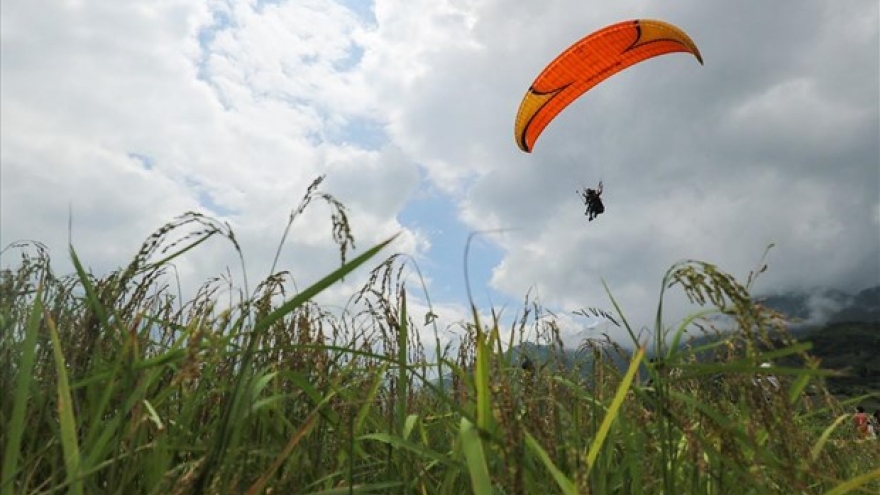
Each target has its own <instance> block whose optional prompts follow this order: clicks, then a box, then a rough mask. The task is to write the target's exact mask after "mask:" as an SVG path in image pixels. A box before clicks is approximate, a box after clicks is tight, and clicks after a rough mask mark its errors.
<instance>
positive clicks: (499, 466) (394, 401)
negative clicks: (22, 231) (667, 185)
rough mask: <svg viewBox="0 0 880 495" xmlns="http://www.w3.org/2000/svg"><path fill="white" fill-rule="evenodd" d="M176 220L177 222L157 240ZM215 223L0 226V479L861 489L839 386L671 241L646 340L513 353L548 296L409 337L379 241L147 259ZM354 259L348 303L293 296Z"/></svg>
mask: <svg viewBox="0 0 880 495" xmlns="http://www.w3.org/2000/svg"><path fill="white" fill-rule="evenodd" d="M313 193H315V191H311V190H310V194H313ZM315 194H316V193H315ZM305 204H307V201H306V202H304V204H303V207H304V206H305ZM337 207H338V210H336V213H337V214H335V216H334V234H335V237H336V238H337V241H339V243H340V245H342V247H343V248H345V247H346V246H348V244H346V242H347V240H351V239H350V233H349V231H348V230H347V225H345V224H346V219H345V217H344V208H342V206H341V205H337ZM298 211H301V209H300V210H298ZM340 211H341V212H342V213H343V215H342V216H341V217H340V216H339V215H338V213H339V212H340ZM295 216H296V215H292V216H291V221H293V219H294V217H295ZM184 226H186V227H192V226H197V227H198V228H197V229H196V230H195V231H194V233H192V234H190V235H188V236H186V237H184V238H183V239H182V240H181V242H179V243H173V242H169V240H168V239H170V238H171V237H172V235H173V234H174V232H175V231H176V229H179V228H183V227H184ZM224 229H225V227H224V226H222V225H220V224H218V223H216V222H213V221H211V220H210V219H207V218H204V217H201V216H198V215H187V216H184V217H182V218H181V219H179V220H177V221H175V222H174V223H172V224H169V225H168V226H166V227H163V228H162V229H160V230H159V231H158V232H156V233H155V234H154V235H153V236H151V237H150V238H149V239H148V240H147V242H146V243H145V244H144V246H143V248H142V249H141V251H140V252H139V253H138V254H137V256H136V257H135V259H134V260H133V261H132V263H131V264H130V265H129V266H128V267H125V268H124V269H120V270H119V271H117V272H114V273H112V274H109V275H107V276H103V277H95V276H94V275H92V274H90V273H88V272H87V271H85V270H84V269H83V268H82V266H83V264H82V263H81V262H80V261H79V259H78V258H77V256H76V253H75V251H74V250H73V249H72V248H71V251H70V255H71V257H72V260H73V262H74V266H75V267H76V272H75V273H73V274H71V275H68V276H64V277H58V276H56V275H55V274H53V272H52V270H51V269H50V260H49V258H48V256H47V255H46V254H45V252H44V251H42V250H41V248H40V246H39V245H36V244H29V245H25V246H17V247H14V248H9V249H7V252H6V253H5V255H4V256H5V257H6V259H7V260H8V259H9V257H10V256H13V253H14V255H15V256H20V257H19V258H17V260H18V261H17V263H16V265H15V266H14V267H13V268H12V269H10V270H5V271H3V272H2V279H0V291H2V292H0V296H2V299H0V329H2V334H0V356H2V363H3V364H2V368H0V390H2V393H3V397H2V407H0V425H2V428H0V446H2V451H0V454H2V481H0V495H11V494H25V493H26V494H31V493H46V494H48V493H71V494H96V493H101V494H103V493H119V494H126V495H127V494H163V495H166V494H200V493H248V494H256V493H275V494H287V493H296V494H299V493H314V494H317V493H321V494H337V493H338V494H346V493H419V494H428V493H431V494H433V493H444V494H461V493H479V494H489V493H498V494H519V493H538V494H544V493H547V494H549V493H567V494H574V493H592V494H726V493H730V494H771V493H772V494H800V493H803V494H819V493H825V494H829V495H831V494H842V493H880V468H878V466H880V441H874V442H870V441H865V442H859V441H856V439H855V438H854V431H853V428H852V423H851V416H850V412H851V409H852V407H851V405H850V404H841V403H840V402H838V401H837V400H836V399H835V398H834V397H833V396H831V395H830V394H829V393H828V392H827V391H826V389H825V388H824V386H823V378H822V376H823V371H822V370H820V369H818V364H817V362H816V360H814V359H812V358H811V357H810V355H809V346H808V345H807V344H802V343H798V342H796V341H794V340H790V341H788V342H786V343H785V345H783V346H778V345H777V346H775V347H773V348H771V349H770V350H767V349H768V346H767V338H766V336H767V333H768V332H769V331H771V330H772V331H774V332H778V331H779V329H778V328H777V325H778V323H777V322H778V320H776V319H775V318H774V315H773V314H772V313H771V312H769V311H767V310H766V309H764V308H761V307H760V306H756V305H754V304H753V303H752V302H751V299H750V298H749V293H748V285H749V283H750V282H751V280H749V281H746V283H745V284H741V283H739V282H737V281H736V280H734V279H733V278H732V277H731V276H729V275H727V274H726V273H724V272H723V271H721V270H720V269H718V268H717V267H715V266H713V265H710V264H707V263H702V262H696V261H689V262H683V263H680V264H677V265H675V266H673V267H671V268H670V270H669V272H668V273H667V274H666V276H665V278H664V280H663V285H662V286H663V287H664V291H684V292H685V293H686V294H687V295H688V296H689V297H690V298H691V300H692V302H693V303H694V306H695V313H694V315H693V317H691V318H688V319H686V320H685V321H682V322H675V323H669V322H666V321H664V317H663V312H662V301H663V297H664V295H663V294H662V293H661V294H659V295H658V297H659V299H658V301H659V304H658V314H657V322H656V326H657V328H656V329H655V335H657V339H656V340H654V341H653V342H641V343H636V344H637V345H635V348H636V349H637V350H636V352H634V353H633V354H632V358H631V359H630V360H629V365H628V366H624V367H623V368H622V367H621V366H620V363H619V361H617V362H615V359H613V355H614V353H615V352H616V345H615V344H613V343H609V342H607V341H586V342H584V343H583V345H582V346H581V352H580V354H579V355H581V356H583V358H584V359H585V360H587V361H586V362H589V367H588V368H587V369H586V372H584V370H583V369H582V368H583V367H580V369H578V368H576V367H571V366H568V367H566V366H562V365H552V366H551V365H536V366H531V367H526V368H528V369H524V367H523V366H521V362H520V358H519V357H514V356H515V354H514V353H512V352H510V350H511V349H512V348H514V347H515V346H517V345H518V344H521V343H522V342H523V341H524V339H525V337H524V336H525V335H530V336H532V337H531V339H530V340H531V341H532V342H534V343H537V344H543V345H549V346H551V348H554V349H559V348H560V339H559V333H560V329H559V328H558V324H557V323H556V321H554V319H553V318H552V317H549V315H548V314H546V313H545V312H543V311H542V309H541V308H539V307H536V306H534V305H531V306H530V305H525V306H524V307H523V308H522V310H521V311H520V314H519V315H518V318H517V323H516V324H515V325H514V326H513V328H500V327H499V324H498V323H497V322H496V321H491V320H489V321H483V320H481V319H480V317H479V316H478V314H477V312H475V313H474V317H473V318H472V320H471V321H468V322H463V323H462V325H463V327H464V328H465V329H466V330H467V332H466V337H464V338H463V339H462V341H461V342H460V343H459V345H456V346H452V347H446V348H439V349H437V351H436V352H435V351H433V350H432V351H430V352H426V351H425V344H426V343H423V342H420V340H419V338H418V335H419V334H418V333H417V332H416V331H414V328H415V327H416V325H423V324H424V323H425V322H423V321H421V319H422V318H421V316H422V315H415V318H414V315H412V314H410V313H409V312H408V311H407V291H406V284H405V283H404V281H403V280H401V279H400V278H399V273H400V271H399V268H400V265H401V263H405V261H403V258H400V257H394V256H392V257H390V258H387V259H385V261H384V262H381V260H382V259H383V258H382V256H387V254H388V253H384V254H380V252H381V251H382V250H383V249H386V248H387V244H388V243H387V242H386V243H382V244H380V245H377V246H375V247H373V248H372V249H369V250H366V251H364V252H363V254H360V255H359V256H357V257H355V258H354V259H350V260H346V259H345V256H344V255H345V251H344V250H343V264H342V266H341V268H339V269H338V270H336V271H335V272H333V273H331V274H329V275H328V276H327V277H326V278H324V279H322V280H320V281H319V282H317V283H316V284H315V285H313V286H311V287H309V288H306V289H304V290H301V291H299V292H296V293H293V292H292V291H291V288H290V287H288V286H287V285H286V283H285V280H286V279H285V277H283V276H276V277H270V278H268V279H266V280H263V281H261V282H260V283H259V285H258V286H257V287H256V288H255V289H254V290H253V291H252V292H251V293H250V294H247V295H242V297H241V298H239V299H238V300H234V301H230V300H229V299H230V298H229V297H228V294H226V296H225V297H221V296H220V294H221V293H222V292H223V283H224V282H223V281H222V280H220V281H218V280H214V281H210V282H208V283H206V284H205V285H204V287H203V288H202V290H201V291H200V292H199V293H198V295H197V296H195V297H194V298H193V299H192V300H191V301H186V302H184V301H180V300H179V298H178V297H176V295H175V294H176V291H173V290H170V289H169V287H168V285H167V283H168V282H167V280H168V278H169V277H168V275H169V274H168V273H167V270H168V263H169V262H170V261H171V260H173V259H175V257H176V256H179V255H180V253H182V252H187V251H190V250H191V249H198V245H199V244H200V243H202V242H203V241H204V240H206V239H208V238H210V237H213V236H218V235H226V236H227V237H229V238H230V239H232V240H233V241H234V236H232V233H231V232H228V231H225V230H224ZM346 236H347V237H346ZM374 267H375V268H374ZM371 268H372V269H373V271H372V273H371V275H372V276H371V278H370V281H369V282H368V283H367V285H366V286H365V287H364V288H363V289H362V290H361V291H360V292H359V293H358V294H356V295H355V300H356V307H357V308H359V309H358V310H357V311H352V312H348V313H345V314H338V312H333V311H330V310H328V309H326V308H322V307H319V306H318V305H316V304H315V303H313V302H311V301H312V299H313V298H314V296H315V295H316V294H319V293H320V292H321V291H322V290H324V289H326V288H327V287H329V286H330V285H331V284H333V283H335V282H337V281H339V280H340V279H341V278H342V277H343V276H345V275H346V274H348V273H350V272H352V271H353V270H358V269H359V270H369V269H371ZM612 301H613V299H612ZM611 306H612V307H614V309H613V310H612V309H611V308H609V309H608V311H609V312H610V313H611V314H613V315H614V317H615V319H616V320H617V321H618V322H620V324H621V325H622V326H624V327H626V326H627V325H628V324H627V322H626V317H625V315H623V314H620V312H619V311H618V308H616V305H615V304H613V303H612V304H611ZM718 313H724V314H727V315H728V316H729V318H728V319H729V321H730V322H731V324H732V325H734V326H735V328H736V330H735V331H734V332H732V333H730V334H727V335H726V336H725V337H724V338H722V339H720V340H718V341H716V342H713V343H712V344H709V348H691V347H689V346H687V345H679V344H684V343H685V342H684V341H683V338H682V336H683V335H684V329H686V328H689V329H691V331H693V330H694V329H695V328H697V327H699V328H703V329H704V330H705V331H707V332H713V331H714V330H713V329H712V328H711V325H710V324H709V323H708V320H706V317H708V316H710V315H714V314H718ZM414 320H419V321H414ZM627 328H628V327H627ZM631 330H632V329H630V335H632V334H633V333H632V331H631ZM437 331H438V332H441V331H443V329H437ZM508 335H509V337H507V336H508ZM535 336H537V342H536V341H535ZM633 341H635V338H634V337H633ZM776 341H778V339H777V340H775V341H774V342H776ZM427 344H428V347H429V348H431V349H433V348H435V347H436V345H435V343H433V342H431V343H427ZM759 349H761V350H760V351H759ZM560 351H561V349H560ZM707 352H711V353H714V356H715V359H714V360H713V361H709V362H706V361H705V360H703V359H697V358H696V357H695V356H697V354H699V355H702V356H705V354H706V353H707ZM646 354H647V355H648V356H651V359H648V357H646ZM792 355H798V356H799V357H800V358H801V359H803V362H806V363H808V365H807V366H805V367H802V368H791V369H785V368H775V369H774V373H775V374H776V376H777V377H778V379H779V381H780V386H779V387H775V386H773V385H772V384H771V383H770V382H768V381H766V380H758V381H757V382H756V381H755V379H756V378H760V375H759V373H760V371H762V370H761V369H760V368H759V367H758V365H759V364H760V363H762V362H763V361H766V360H773V359H779V358H782V357H785V356H792ZM549 359H550V360H551V361H552V360H553V359H554V357H553V355H552V354H551V355H550V357H549ZM541 364H543V363H541ZM551 364H552V363H551ZM764 371H766V370H764ZM437 377H445V378H444V379H441V380H438V379H437ZM756 383H757V384H756Z"/></svg>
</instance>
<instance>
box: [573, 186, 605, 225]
mask: <svg viewBox="0 0 880 495" xmlns="http://www.w3.org/2000/svg"><path fill="white" fill-rule="evenodd" d="M578 193H579V194H580V195H581V198H582V199H583V201H584V205H585V206H586V207H587V209H586V211H584V215H586V216H587V219H588V220H589V221H591V222H592V221H593V219H594V218H596V217H597V216H599V215H600V214H602V213H605V205H603V204H602V181H599V187H598V188H596V189H590V188H587V187H584V190H583V191H578Z"/></svg>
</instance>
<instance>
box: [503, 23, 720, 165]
mask: <svg viewBox="0 0 880 495" xmlns="http://www.w3.org/2000/svg"><path fill="white" fill-rule="evenodd" d="M673 52H687V53H691V54H693V55H694V56H695V57H696V58H697V60H698V61H699V62H700V64H702V63H703V58H702V56H701V55H700V51H699V49H697V45H695V44H694V42H693V41H691V39H690V38H689V37H688V35H687V34H685V32H684V31H682V30H681V29H679V28H677V27H676V26H673V25H672V24H669V23H666V22H663V21H656V20H649V19H637V20H631V21H624V22H620V23H617V24H612V25H611V26H607V27H605V28H602V29H600V30H598V31H596V32H594V33H592V34H590V35H588V36H587V37H585V38H583V39H581V40H580V41H578V42H577V43H575V44H574V45H572V46H570V47H568V49H566V50H565V51H564V52H562V53H561V54H560V55H559V56H558V57H556V59H555V60H553V61H552V62H550V64H549V65H548V66H547V67H546V68H545V69H544V70H543V71H542V72H541V74H540V75H538V77H537V78H536V79H535V82H533V83H532V86H531V87H530V88H529V90H528V91H527V92H526V95H525V96H524V97H523V99H522V102H521V103H520V105H519V111H518V112H517V115H516V125H515V130H514V132H515V138H516V143H517V144H518V145H519V147H520V149H522V150H523V151H525V152H527V153H528V152H531V151H532V147H533V146H534V145H535V141H537V140H538V136H540V135H541V132H543V131H544V128H545V127H547V124H549V123H550V121H552V120H553V119H554V118H555V117H556V115H558V114H559V112H561V111H562V110H563V109H564V108H565V107H567V106H568V105H569V104H570V103H571V102H573V101H574V100H576V99H577V98H578V97H579V96H580V95H582V94H584V93H585V92H586V91H588V90H589V89H590V88H592V87H593V86H595V85H597V84H599V83H600V82H602V81H604V80H605V79H607V78H609V77H610V76H612V75H614V74H616V73H617V72H620V71H622V70H623V69H626V68H627V67H629V66H631V65H634V64H637V63H639V62H641V61H643V60H647V59H649V58H653V57H656V56H658V55H664V54H666V53H673Z"/></svg>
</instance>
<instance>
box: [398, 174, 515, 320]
mask: <svg viewBox="0 0 880 495" xmlns="http://www.w3.org/2000/svg"><path fill="white" fill-rule="evenodd" d="M457 211H458V208H457V207H456V205H455V203H454V201H453V199H452V198H451V197H449V196H446V195H443V194H441V193H440V192H437V191H434V190H432V189H431V188H430V186H428V185H427V184H426V182H425V180H424V179H423V181H422V185H421V187H420V188H419V191H418V192H417V193H416V196H415V197H414V198H413V199H412V200H411V201H410V202H409V204H407V206H406V207H405V208H404V209H403V210H402V211H401V213H400V215H399V216H398V219H399V221H400V223H401V224H403V225H404V226H406V227H407V228H410V229H414V230H419V231H421V232H423V233H424V234H425V235H427V236H428V239H429V240H430V243H431V248H430V249H429V250H428V252H427V254H426V256H425V259H423V260H420V268H421V270H422V272H423V273H424V274H425V275H426V276H428V277H430V278H431V279H432V280H433V284H432V286H431V287H430V289H429V295H430V296H431V298H432V300H434V301H443V302H455V303H460V304H466V303H467V292H466V286H465V278H464V252H465V247H466V246H467V240H468V236H469V235H470V234H471V232H472V231H471V230H469V229H468V228H467V227H466V226H465V225H464V224H462V223H461V221H460V220H459V219H458V215H457ZM468 256H469V261H468V266H469V277H470V286H471V291H472V294H473V297H474V300H475V302H476V303H477V305H478V306H480V307H488V304H489V303H491V304H493V305H495V306H496V307H498V306H500V305H502V304H504V303H505V302H506V298H504V297H503V296H502V295H501V294H499V293H498V292H496V291H495V290H493V289H492V288H491V287H489V280H490V278H491V276H492V273H491V268H492V267H494V266H496V265H497V264H498V263H499V262H500V261H501V257H502V252H501V250H500V249H498V248H497V247H495V245H494V244H492V241H491V234H490V235H488V236H487V235H475V236H474V238H473V239H472V241H471V246H470V251H469V253H468Z"/></svg>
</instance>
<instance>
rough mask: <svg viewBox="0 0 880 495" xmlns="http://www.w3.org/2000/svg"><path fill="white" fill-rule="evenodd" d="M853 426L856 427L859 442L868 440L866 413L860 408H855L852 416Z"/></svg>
mask: <svg viewBox="0 0 880 495" xmlns="http://www.w3.org/2000/svg"><path fill="white" fill-rule="evenodd" d="M853 424H854V425H855V427H856V437H857V438H858V439H859V440H864V439H866V438H868V413H866V412H865V408H864V407H862V406H858V407H856V414H855V415H854V416H853Z"/></svg>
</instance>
